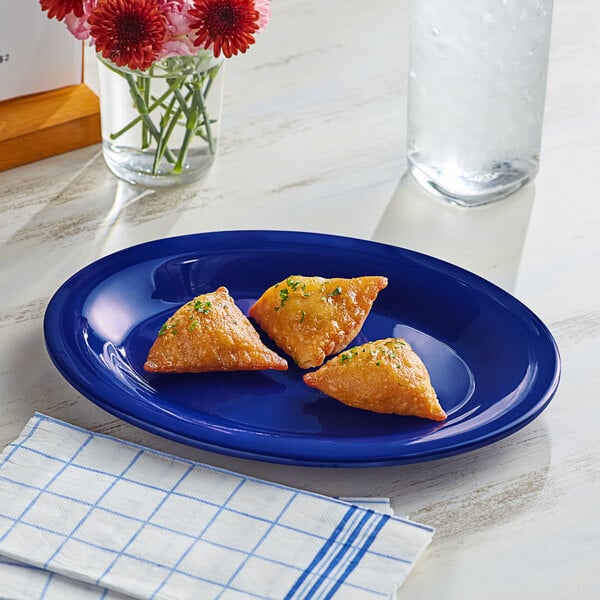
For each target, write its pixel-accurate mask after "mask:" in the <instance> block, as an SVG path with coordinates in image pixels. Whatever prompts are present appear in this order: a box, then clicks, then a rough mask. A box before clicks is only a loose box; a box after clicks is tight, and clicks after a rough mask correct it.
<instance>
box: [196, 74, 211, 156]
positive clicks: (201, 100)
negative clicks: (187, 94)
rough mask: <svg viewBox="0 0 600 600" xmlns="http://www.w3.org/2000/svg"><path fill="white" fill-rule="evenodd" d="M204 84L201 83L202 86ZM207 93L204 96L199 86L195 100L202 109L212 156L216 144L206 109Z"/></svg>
mask: <svg viewBox="0 0 600 600" xmlns="http://www.w3.org/2000/svg"><path fill="white" fill-rule="evenodd" d="M209 83H210V82H209ZM201 85H202V82H200V86H201ZM205 95H206V92H205V93H204V94H203V93H202V90H201V88H200V87H199V86H197V87H195V88H194V98H195V99H196V102H197V103H198V106H199V107H200V112H201V113H202V121H203V124H204V130H205V131H206V141H207V142H208V150H209V152H210V153H211V154H214V153H215V142H214V140H213V136H212V129H211V127H210V117H209V116H208V111H207V109H206V102H205V101H204V98H205Z"/></svg>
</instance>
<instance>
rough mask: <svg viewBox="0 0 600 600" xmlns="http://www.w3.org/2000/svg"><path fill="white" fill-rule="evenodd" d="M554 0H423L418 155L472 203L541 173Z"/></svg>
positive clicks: (415, 36)
mask: <svg viewBox="0 0 600 600" xmlns="http://www.w3.org/2000/svg"><path fill="white" fill-rule="evenodd" d="M551 23H552V0H472V1H470V2H468V1H467V0H413V3H412V20H411V35H410V77H409V84H408V135H407V137H408V149H407V150H408V162H409V168H410V170H411V172H412V173H413V175H414V176H415V178H416V179H417V180H418V181H419V182H420V183H421V184H422V185H423V186H424V187H425V188H427V189H429V190H430V191H432V192H434V193H436V194H437V195H440V196H442V197H443V198H445V199H447V200H449V201H451V202H454V203H456V204H460V205H464V206H474V205H479V204H486V203H488V202H492V201H494V200H498V199H500V198H504V197H505V196H508V195H509V194H511V193H513V192H514V191H516V190H518V189H519V188H521V187H522V186H523V185H525V184H526V183H527V182H529V181H531V180H532V179H533V178H534V177H535V176H536V174H537V171H538V166H539V155H540V145H541V135H542V121H543V113H544V100H545V94H546V75H547V70H548V53H549V47H550V30H551Z"/></svg>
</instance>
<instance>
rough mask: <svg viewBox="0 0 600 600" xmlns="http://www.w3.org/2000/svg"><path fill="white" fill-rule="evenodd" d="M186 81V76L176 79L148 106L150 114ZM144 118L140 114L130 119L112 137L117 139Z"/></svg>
mask: <svg viewBox="0 0 600 600" xmlns="http://www.w3.org/2000/svg"><path fill="white" fill-rule="evenodd" d="M184 81H185V77H179V78H178V79H174V80H173V83H172V84H171V85H170V86H169V89H167V90H166V91H165V92H164V93H163V94H162V95H161V96H160V97H159V98H157V99H156V100H155V101H154V102H153V103H152V104H151V105H150V106H148V114H150V113H151V112H152V111H154V110H155V109H156V108H157V107H159V106H161V105H162V103H163V102H164V101H165V100H166V99H167V98H168V97H169V96H170V95H171V94H172V93H173V91H174V90H176V89H178V88H180V87H181V85H182V83H183V82H184ZM142 120H143V116H142V115H138V116H137V117H135V119H132V120H131V121H129V123H127V125H125V127H123V128H122V129H119V131H117V132H116V133H111V134H110V139H111V140H116V139H117V138H118V137H120V136H122V135H123V134H124V133H126V132H127V131H129V130H130V129H131V128H132V127H135V126H136V125H137V124H138V123H139V122H140V121H142Z"/></svg>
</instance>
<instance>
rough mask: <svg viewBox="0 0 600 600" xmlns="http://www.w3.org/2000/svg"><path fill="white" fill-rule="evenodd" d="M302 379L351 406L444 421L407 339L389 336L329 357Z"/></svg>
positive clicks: (424, 372)
mask: <svg viewBox="0 0 600 600" xmlns="http://www.w3.org/2000/svg"><path fill="white" fill-rule="evenodd" d="M304 382H305V383H306V384H307V385H309V386H310V387H314V388H317V389H319V390H320V391H322V392H324V393H325V394H327V395H328V396H331V397H332V398H335V399H336V400H339V401H340V402H343V403H344V404H347V405H348V406H353V407H355V408H362V409H364V410H370V411H373V412H377V413H393V414H397V415H413V416H416V417H423V418H425V419H432V420H434V421H443V420H444V419H445V418H446V413H445V412H444V410H443V409H442V407H441V406H440V403H439V400H438V398H437V395H436V393H435V390H434V389H433V386H432V385H431V381H430V378H429V373H428V372H427V368H426V367H425V365H424V364H423V362H422V361H421V359H420V358H419V357H418V356H417V354H416V353H415V352H414V350H413V349H412V348H411V347H410V345H409V344H408V342H407V341H406V340H404V339H402V338H387V339H383V340H377V341H375V342H368V343H366V344H363V345H362V346H355V347H354V348H350V349H349V350H346V351H345V352H342V353H341V354H339V355H338V356H336V357H334V358H332V359H330V360H329V361H327V363H325V364H324V365H323V366H322V367H321V368H320V369H318V370H317V371H313V372H311V373H306V374H305V375H304Z"/></svg>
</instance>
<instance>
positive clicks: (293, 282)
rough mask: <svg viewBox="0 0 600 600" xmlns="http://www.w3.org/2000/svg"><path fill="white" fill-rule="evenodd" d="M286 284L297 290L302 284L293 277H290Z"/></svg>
mask: <svg viewBox="0 0 600 600" xmlns="http://www.w3.org/2000/svg"><path fill="white" fill-rule="evenodd" d="M286 284H287V286H288V287H290V288H292V289H293V290H295V289H296V288H297V287H298V286H299V285H300V282H299V281H298V280H297V279H292V278H291V277H288V279H287V280H286Z"/></svg>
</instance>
